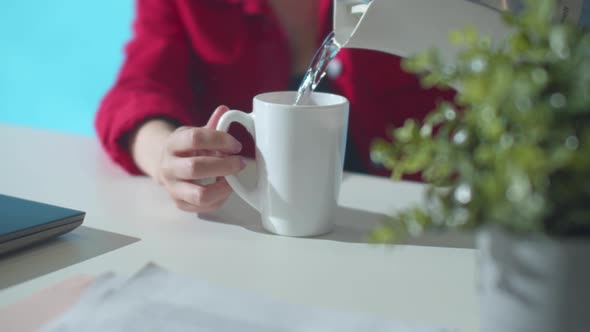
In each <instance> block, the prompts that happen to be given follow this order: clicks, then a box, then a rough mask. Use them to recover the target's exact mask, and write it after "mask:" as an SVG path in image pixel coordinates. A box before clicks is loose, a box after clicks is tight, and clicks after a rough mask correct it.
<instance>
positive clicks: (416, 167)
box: [372, 0, 590, 332]
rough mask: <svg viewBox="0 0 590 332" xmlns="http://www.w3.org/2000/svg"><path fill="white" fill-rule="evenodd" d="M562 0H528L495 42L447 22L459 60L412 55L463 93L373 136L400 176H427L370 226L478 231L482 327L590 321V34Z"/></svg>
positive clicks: (388, 230) (438, 82)
mask: <svg viewBox="0 0 590 332" xmlns="http://www.w3.org/2000/svg"><path fill="white" fill-rule="evenodd" d="M554 5H555V3H554V1H552V0H528V1H526V6H525V9H524V11H522V12H521V13H520V14H518V15H513V16H510V15H506V17H505V21H506V24H508V25H510V26H512V27H513V28H514V32H513V34H511V35H510V36H509V37H508V38H507V39H505V40H503V41H501V43H496V44H494V45H492V43H491V42H490V40H489V39H488V38H486V37H482V36H479V35H478V34H477V33H476V31H474V30H473V29H470V28H466V29H464V30H462V31H459V32H454V33H452V34H451V40H452V41H453V42H455V43H457V44H459V46H460V47H461V50H460V52H459V55H458V57H457V58H456V61H455V63H451V64H448V63H444V62H443V61H442V60H441V58H440V57H439V56H438V54H437V51H436V50H428V51H425V52H423V53H421V54H418V55H416V56H414V57H411V58H408V59H406V60H405V61H404V66H405V68H406V69H407V70H409V71H411V72H414V73H417V74H419V75H420V76H421V77H422V82H423V84H424V85H425V86H427V87H434V86H436V87H439V88H451V87H454V88H455V89H456V90H457V94H456V97H455V98H454V100H453V101H452V102H440V103H439V104H438V106H437V108H436V109H435V110H434V111H433V112H431V113H430V114H429V115H428V116H427V117H426V118H425V119H424V121H422V122H420V123H419V122H417V121H414V120H408V121H407V122H406V123H405V124H404V126H403V127H401V128H396V129H393V130H392V131H391V136H392V138H393V143H392V142H389V141H387V140H379V141H376V142H375V143H374V145H373V147H372V157H373V160H374V161H376V162H378V163H380V164H382V165H384V166H385V167H387V168H388V169H391V170H392V171H393V177H395V178H399V177H400V176H402V175H404V174H409V173H416V172H421V173H422V176H423V178H424V179H425V181H426V182H427V187H428V190H427V195H426V202H425V204H423V205H420V206H417V207H413V208H410V209H407V210H404V211H400V212H399V213H397V214H395V215H394V216H392V217H391V218H390V219H389V220H388V221H386V222H385V223H384V224H383V225H382V226H381V227H379V228H378V229H377V230H376V231H375V232H374V233H373V235H372V236H373V239H374V240H375V241H378V242H397V241H400V240H401V239H403V237H405V236H408V235H415V234H419V233H421V232H423V231H424V230H426V229H461V230H475V231H476V232H477V246H478V249H479V259H480V271H479V272H480V273H479V275H480V276H479V284H480V298H481V327H482V331H484V332H492V331H493V332H511V331H535V332H543V331H568V332H569V331H590V285H589V282H590V33H588V32H587V31H584V30H580V29H578V28H576V27H574V26H572V25H569V24H561V23H554V22H553V20H552V17H553V13H554V11H553V8H554Z"/></svg>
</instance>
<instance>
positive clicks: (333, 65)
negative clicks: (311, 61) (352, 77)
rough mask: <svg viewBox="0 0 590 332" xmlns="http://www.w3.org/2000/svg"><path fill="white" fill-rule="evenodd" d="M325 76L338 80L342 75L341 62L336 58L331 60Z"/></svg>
mask: <svg viewBox="0 0 590 332" xmlns="http://www.w3.org/2000/svg"><path fill="white" fill-rule="evenodd" d="M326 74H327V75H328V78H330V79H336V78H338V77H339V76H340V74H342V61H340V60H339V59H337V58H335V59H332V61H330V63H329V64H328V68H326Z"/></svg>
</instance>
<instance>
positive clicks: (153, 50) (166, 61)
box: [95, 0, 193, 174]
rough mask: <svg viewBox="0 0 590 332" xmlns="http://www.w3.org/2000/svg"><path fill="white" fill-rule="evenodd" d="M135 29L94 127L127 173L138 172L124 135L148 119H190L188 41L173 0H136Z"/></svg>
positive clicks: (107, 150)
mask: <svg viewBox="0 0 590 332" xmlns="http://www.w3.org/2000/svg"><path fill="white" fill-rule="evenodd" d="M133 30H134V35H133V37H132V39H131V41H130V42H129V44H128V45H127V47H126V50H125V51H126V52H125V60H124V63H123V67H122V69H121V71H120V73H119V76H118V78H117V80H116V82H115V85H114V86H113V87H112V88H111V90H110V91H109V92H108V93H107V95H106V96H105V97H104V99H103V100H102V102H101V104H100V107H99V110H98V113H97V115H96V121H95V125H96V131H97V134H98V137H99V138H100V141H101V143H102V146H103V147H104V149H105V150H106V152H107V153H108V154H109V155H110V157H111V158H112V159H113V160H114V161H115V162H116V163H118V164H119V165H121V166H122V167H123V168H124V169H126V170H127V171H128V172H129V173H132V174H141V171H140V170H139V169H138V167H137V166H136V165H135V163H134V161H133V158H132V157H131V153H130V151H129V149H128V147H127V142H126V140H127V137H128V134H130V133H131V132H132V131H133V130H134V129H135V128H136V127H137V126H138V125H139V124H141V123H142V122H144V121H146V120H148V119H150V118H156V117H158V118H166V119H169V120H171V121H174V122H177V123H179V124H182V125H189V124H190V123H191V117H190V115H189V113H188V110H190V109H192V104H193V101H192V99H191V91H190V84H189V77H188V73H189V66H190V65H191V64H190V57H189V54H190V44H189V42H188V39H187V36H186V33H185V31H184V29H183V25H182V22H181V20H180V18H179V16H178V13H177V11H176V8H175V6H174V2H173V1H168V0H137V2H136V18H135V22H134V25H133Z"/></svg>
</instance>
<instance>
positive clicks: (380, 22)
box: [334, 0, 590, 59]
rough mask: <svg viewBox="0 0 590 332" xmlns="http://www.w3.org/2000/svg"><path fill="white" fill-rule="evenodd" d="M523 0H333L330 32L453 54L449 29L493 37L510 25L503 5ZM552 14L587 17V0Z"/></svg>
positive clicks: (513, 7) (368, 42)
mask: <svg viewBox="0 0 590 332" xmlns="http://www.w3.org/2000/svg"><path fill="white" fill-rule="evenodd" d="M522 3H523V0H334V33H335V36H336V41H337V42H338V44H339V45H341V46H342V47H348V48H363V49H371V50H377V51H383V52H387V53H391V54H394V55H399V56H402V57H407V56H410V55H412V54H414V53H416V52H419V51H422V50H426V49H428V48H431V47H436V48H438V49H439V50H440V52H441V55H442V56H443V57H444V58H446V59H449V58H452V57H453V56H454V55H455V54H456V53H455V52H456V51H457V50H456V48H454V47H452V46H451V45H450V43H449V40H448V36H449V32H450V31H453V30H457V29H461V28H463V27H466V26H473V27H474V28H476V29H477V31H478V32H479V33H481V34H482V35H486V36H489V37H491V39H492V41H494V40H500V39H503V38H504V37H505V36H506V35H507V34H509V33H510V29H509V28H508V27H507V26H506V25H505V24H504V22H503V21H502V16H501V15H500V14H501V12H502V11H514V12H517V11H519V10H520V9H521V8H522ZM556 19H558V20H561V21H563V20H570V21H573V22H576V23H578V24H580V25H586V26H588V25H589V23H590V0H560V1H558V6H557V8H556Z"/></svg>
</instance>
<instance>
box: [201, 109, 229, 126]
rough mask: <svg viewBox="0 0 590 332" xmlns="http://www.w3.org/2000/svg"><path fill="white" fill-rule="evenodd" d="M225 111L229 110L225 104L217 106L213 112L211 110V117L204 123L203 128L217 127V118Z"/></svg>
mask: <svg viewBox="0 0 590 332" xmlns="http://www.w3.org/2000/svg"><path fill="white" fill-rule="evenodd" d="M227 111H229V108H227V106H225V105H221V106H218V107H217V108H216V109H215V112H213V114H211V117H210V118H209V121H208V122H207V124H206V125H205V128H210V129H215V128H216V127H217V123H218V122H219V119H220V118H221V116H222V115H223V114H225V112H227Z"/></svg>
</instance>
